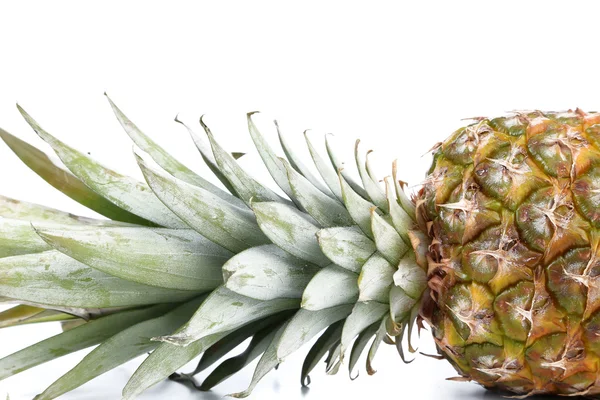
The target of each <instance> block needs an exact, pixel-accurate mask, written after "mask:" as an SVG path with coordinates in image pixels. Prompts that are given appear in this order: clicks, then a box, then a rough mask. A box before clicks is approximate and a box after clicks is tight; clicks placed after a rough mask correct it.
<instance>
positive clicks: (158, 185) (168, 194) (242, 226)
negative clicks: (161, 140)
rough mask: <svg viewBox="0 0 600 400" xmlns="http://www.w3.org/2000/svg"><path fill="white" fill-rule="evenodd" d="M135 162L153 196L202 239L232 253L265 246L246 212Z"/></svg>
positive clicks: (206, 192) (258, 230)
mask: <svg viewBox="0 0 600 400" xmlns="http://www.w3.org/2000/svg"><path fill="white" fill-rule="evenodd" d="M137 160H138V164H139V165H140V168H141V169H142V172H143V174H144V176H145V178H146V181H147V182H148V184H149V185H150V187H151V188H152V190H153V191H154V193H155V194H156V196H157V197H158V198H159V199H160V200H161V201H162V202H163V203H164V204H166V205H167V206H168V207H169V208H170V209H171V210H173V212H174V213H175V214H177V215H179V217H180V218H181V219H182V220H184V221H185V222H186V223H187V224H188V225H189V226H190V227H191V228H192V229H194V230H195V231H197V232H198V233H200V234H201V235H202V236H204V237H206V238H208V239H210V240H212V241H213V242H215V243H217V244H218V245H220V246H222V247H224V248H226V249H228V250H230V251H232V252H234V253H237V252H240V251H242V250H245V249H247V248H249V247H253V246H257V245H261V244H266V243H269V240H268V239H267V238H266V237H265V235H264V234H263V233H262V232H261V230H260V229H259V228H258V225H257V224H256V220H255V218H254V216H253V215H252V213H251V212H250V210H242V209H240V208H238V207H235V206H232V205H231V204H230V203H227V202H225V201H224V200H222V199H220V198H219V197H217V196H215V195H213V194H212V193H210V192H208V191H206V190H204V189H202V188H199V187H196V186H193V185H190V184H188V183H185V182H183V181H180V180H177V179H176V178H173V177H172V176H169V175H167V174H165V173H163V172H160V171H158V169H155V168H152V167H150V166H149V165H148V163H146V162H145V161H144V160H143V159H142V158H140V157H137Z"/></svg>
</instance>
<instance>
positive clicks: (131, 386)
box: [123, 332, 227, 400]
mask: <svg viewBox="0 0 600 400" xmlns="http://www.w3.org/2000/svg"><path fill="white" fill-rule="evenodd" d="M226 335H227V332H222V333H217V334H214V335H209V336H206V337H203V338H202V339H200V340H197V341H195V342H193V343H190V344H189V345H188V346H185V347H184V346H175V345H172V344H170V343H160V344H159V345H158V347H157V348H156V349H155V350H154V351H153V352H152V353H151V354H150V355H149V356H148V357H147V358H146V359H145V360H144V362H142V364H141V365H140V366H139V367H138V369H137V370H136V371H135V372H134V374H133V375H132V376H131V378H129V381H128V382H127V385H125V388H123V400H131V399H134V398H135V397H137V396H138V395H139V394H140V393H142V392H143V391H144V390H146V389H148V388H149V387H151V386H153V385H156V384H157V383H159V382H161V381H162V380H164V379H166V378H167V377H168V376H169V375H171V374H172V373H173V372H175V371H176V370H177V369H178V368H181V367H182V366H184V365H185V364H187V363H188V362H190V361H191V360H193V359H194V358H196V357H197V356H198V355H199V354H200V353H202V352H203V351H204V350H206V349H207V348H209V347H210V346H212V345H213V344H215V343H216V342H217V341H219V340H220V339H221V338H223V337H224V336H226Z"/></svg>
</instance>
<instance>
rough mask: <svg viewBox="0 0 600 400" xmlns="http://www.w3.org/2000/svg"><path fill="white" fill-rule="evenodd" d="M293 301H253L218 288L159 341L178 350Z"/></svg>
mask: <svg viewBox="0 0 600 400" xmlns="http://www.w3.org/2000/svg"><path fill="white" fill-rule="evenodd" d="M299 303H300V302H299V300H297V299H275V300H267V301H263V300H256V299H252V298H250V297H246V296H242V295H239V294H237V293H235V292H232V291H231V290H229V289H227V288H225V287H223V286H221V287H218V288H217V289H215V290H214V291H213V292H212V293H211V294H210V295H209V296H208V298H207V299H206V301H204V303H202V306H200V308H199V309H198V311H197V312H196V313H195V314H194V316H193V317H192V318H191V319H190V321H189V322H188V323H187V324H185V325H184V326H183V327H182V329H181V330H180V331H179V332H178V333H176V334H174V335H171V336H162V337H159V338H158V339H159V340H162V341H165V342H168V343H173V344H176V345H180V346H187V345H189V344H190V343H192V342H194V341H196V340H198V339H200V338H203V337H205V336H209V335H213V334H216V333H221V332H226V331H231V330H232V329H237V328H239V327H240V326H242V325H244V324H247V323H250V322H252V321H256V320H258V319H260V318H264V317H267V316H269V315H273V314H276V313H278V312H281V311H284V310H291V309H294V308H297V307H298V306H299Z"/></svg>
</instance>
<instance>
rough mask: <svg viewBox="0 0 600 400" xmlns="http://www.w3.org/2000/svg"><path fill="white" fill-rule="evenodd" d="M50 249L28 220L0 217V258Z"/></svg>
mask: <svg viewBox="0 0 600 400" xmlns="http://www.w3.org/2000/svg"><path fill="white" fill-rule="evenodd" d="M50 249H51V247H50V246H49V245H48V244H47V243H46V242H44V241H43V240H42V239H41V238H40V237H39V236H38V235H37V234H36V233H35V231H34V230H33V228H32V227H31V223H30V222H28V221H20V220H16V219H8V218H0V258H1V257H10V256H18V255H21V254H32V253H40V252H42V251H46V250H50Z"/></svg>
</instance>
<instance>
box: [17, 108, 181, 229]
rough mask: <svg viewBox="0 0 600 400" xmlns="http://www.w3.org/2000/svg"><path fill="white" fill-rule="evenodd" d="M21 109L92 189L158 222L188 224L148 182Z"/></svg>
mask: <svg viewBox="0 0 600 400" xmlns="http://www.w3.org/2000/svg"><path fill="white" fill-rule="evenodd" d="M19 111H20V112H21V114H22V115H23V118H25V121H27V123H28V124H29V125H30V126H31V127H32V128H33V130H34V131H35V132H36V133H37V134H38V135H39V136H40V137H41V138H42V139H43V140H44V141H45V142H46V143H48V144H49V145H50V146H51V147H52V149H53V150H54V152H55V153H56V155H58V157H59V158H60V159H61V160H62V162H63V163H64V164H65V165H66V166H67V168H69V170H70V171H71V172H72V173H73V174H75V176H77V177H78V178H79V179H81V180H82V181H83V182H84V183H85V184H86V185H87V186H88V187H90V188H91V189H92V190H93V191H95V192H96V193H98V194H100V195H101V196H104V197H105V198H106V199H108V200H109V201H111V202H113V203H114V204H116V205H118V206H119V207H121V208H122V209H124V210H127V211H129V212H131V213H135V214H136V215H139V216H140V217H142V218H144V219H147V220H149V221H152V222H154V223H155V224H158V225H162V226H165V227H168V228H183V227H185V224H184V223H183V222H182V221H181V220H180V219H179V218H177V216H175V215H174V214H173V213H172V212H171V211H170V210H169V209H168V208H167V207H165V205H164V204H162V203H161V202H160V201H159V200H158V199H157V198H156V197H155V196H154V195H153V194H152V191H151V190H150V188H149V187H148V186H147V185H146V184H145V183H142V182H138V181H137V180H135V179H133V178H131V177H128V176H125V175H121V174H119V173H117V172H115V171H112V170H110V169H108V168H106V167H105V166H103V165H101V164H100V163H98V162H96V161H94V160H93V159H92V158H90V157H88V156H86V155H84V154H83V153H81V152H80V151H77V150H75V149H74V148H72V147H70V146H68V145H66V144H65V143H63V142H61V141H60V140H58V139H57V138H55V137H54V136H52V135H50V134H49V133H48V132H46V131H45V130H44V129H42V127H40V126H39V125H38V123H37V122H36V121H35V120H34V119H33V118H31V116H30V115H29V114H27V112H25V110H23V109H22V108H21V107H19Z"/></svg>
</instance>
